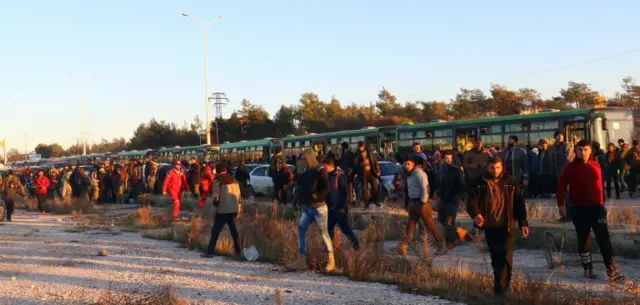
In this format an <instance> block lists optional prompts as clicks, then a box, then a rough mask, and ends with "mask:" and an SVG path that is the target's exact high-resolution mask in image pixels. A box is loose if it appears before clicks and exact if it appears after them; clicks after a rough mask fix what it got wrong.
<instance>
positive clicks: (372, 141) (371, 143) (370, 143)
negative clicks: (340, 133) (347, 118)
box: [364, 135, 380, 153]
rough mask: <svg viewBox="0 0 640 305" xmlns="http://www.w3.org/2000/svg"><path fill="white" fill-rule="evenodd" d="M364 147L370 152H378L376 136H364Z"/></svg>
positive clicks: (378, 146)
mask: <svg viewBox="0 0 640 305" xmlns="http://www.w3.org/2000/svg"><path fill="white" fill-rule="evenodd" d="M364 147H366V148H367V149H370V150H371V151H372V152H374V151H377V152H378V153H379V152H380V145H379V143H378V136H375V135H374V136H366V137H364Z"/></svg>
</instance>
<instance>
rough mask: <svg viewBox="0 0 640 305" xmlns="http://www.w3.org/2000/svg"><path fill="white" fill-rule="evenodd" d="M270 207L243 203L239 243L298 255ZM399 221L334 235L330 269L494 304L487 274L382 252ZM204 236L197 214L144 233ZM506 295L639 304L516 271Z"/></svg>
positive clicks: (318, 246)
mask: <svg viewBox="0 0 640 305" xmlns="http://www.w3.org/2000/svg"><path fill="white" fill-rule="evenodd" d="M270 209H271V207H265V206H259V205H247V206H246V207H245V209H244V211H245V214H244V216H243V217H242V219H241V220H240V221H239V230H240V234H241V242H242V244H243V246H244V247H249V246H251V245H254V246H255V247H256V248H257V249H258V251H259V253H260V260H261V261H265V262H272V263H276V264H280V265H284V264H287V263H290V262H292V261H294V260H295V259H296V257H297V252H298V250H297V222H296V221H294V220H287V219H286V218H289V217H290V216H289V217H286V218H284V217H277V218H273V217H272V216H271V215H272V213H271V210H270ZM292 213H295V212H292ZM279 215H286V214H283V213H279ZM398 225H400V226H401V225H402V224H401V223H397V222H395V221H393V220H391V219H390V218H386V217H376V218H373V219H372V220H371V221H369V222H368V224H367V225H366V227H364V229H363V230H362V231H361V232H360V234H359V239H360V243H361V250H360V251H353V250H351V249H350V245H349V244H348V243H347V244H342V243H341V242H340V241H339V240H334V243H336V242H337V246H338V247H336V250H335V255H336V266H337V269H336V272H335V273H333V274H335V275H343V276H346V277H348V278H349V279H352V280H357V281H376V282H384V283H393V284H397V285H399V287H401V289H403V290H405V291H408V292H413V293H425V294H432V295H438V296H440V297H442V298H445V299H449V300H452V301H458V302H464V303H467V304H479V305H485V304H487V305H488V304H494V297H493V278H492V277H491V276H488V275H484V274H477V273H473V272H471V271H470V270H468V269H466V268H463V267H462V266H460V267H456V268H450V269H446V270H443V269H441V268H434V266H432V264H431V258H430V256H429V255H428V254H425V255H423V257H421V258H419V259H417V260H415V261H413V260H407V259H405V258H402V257H399V256H395V255H388V254H385V253H384V251H383V244H384V241H385V240H386V239H387V238H386V237H387V236H388V234H389V233H388V231H389V230H391V229H392V228H394V227H397V226H398ZM313 226H315V224H314V225H313ZM317 231H318V230H317V228H310V229H309V230H308V233H307V247H308V257H307V259H308V260H307V266H308V268H309V269H312V270H321V268H322V267H323V265H324V264H325V262H326V253H325V251H324V246H323V245H322V241H321V239H320V236H319V234H318V233H317ZM208 235H209V232H208V231H207V229H206V228H205V227H204V225H203V224H202V223H201V220H200V219H199V218H197V217H196V218H194V219H193V220H192V222H191V224H189V225H184V226H175V227H171V228H167V229H159V230H153V233H152V232H147V233H146V234H145V236H146V237H149V238H158V239H164V240H173V241H178V242H180V243H182V244H185V245H186V246H188V247H189V248H191V249H204V247H206V244H207V241H208V238H209V236H208ZM232 245H233V244H232V242H231V238H230V236H229V234H228V233H227V231H226V230H223V232H222V234H221V235H220V238H219V242H218V245H217V247H216V252H217V254H219V255H232V253H233V246H232ZM507 300H508V302H509V303H508V304H545V305H559V304H575V305H578V304H580V305H583V304H637V296H629V295H621V294H617V293H614V292H605V293H603V294H599V295H596V294H593V293H591V292H589V291H587V290H586V289H577V288H571V287H567V286H564V285H560V284H556V283H549V282H544V281H539V280H534V279H529V278H526V277H524V276H523V275H521V274H515V275H514V280H513V282H512V292H510V293H509V294H508V296H507ZM634 302H636V303H634Z"/></svg>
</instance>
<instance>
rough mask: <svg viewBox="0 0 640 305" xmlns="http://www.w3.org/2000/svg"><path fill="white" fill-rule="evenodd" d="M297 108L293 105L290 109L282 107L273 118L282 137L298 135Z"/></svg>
mask: <svg viewBox="0 0 640 305" xmlns="http://www.w3.org/2000/svg"><path fill="white" fill-rule="evenodd" d="M295 122H296V108H295V106H293V105H291V106H289V107H287V106H285V105H282V106H280V109H278V111H277V112H276V114H275V115H274V116H273V123H274V124H275V126H276V131H277V133H278V134H281V135H288V134H295V133H296V131H297V130H296V123H295Z"/></svg>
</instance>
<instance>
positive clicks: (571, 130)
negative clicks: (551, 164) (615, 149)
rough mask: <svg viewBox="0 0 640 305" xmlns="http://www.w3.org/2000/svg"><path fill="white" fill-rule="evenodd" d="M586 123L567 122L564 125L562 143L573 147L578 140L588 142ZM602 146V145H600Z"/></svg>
mask: <svg viewBox="0 0 640 305" xmlns="http://www.w3.org/2000/svg"><path fill="white" fill-rule="evenodd" d="M586 128H587V123H586V121H575V122H567V123H565V124H564V141H565V142H567V143H568V144H571V145H573V146H574V147H575V145H576V143H578V142H579V141H580V140H590V139H588V138H587V132H586ZM601 145H602V143H601Z"/></svg>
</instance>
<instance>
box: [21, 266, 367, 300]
mask: <svg viewBox="0 0 640 305" xmlns="http://www.w3.org/2000/svg"><path fill="white" fill-rule="evenodd" d="M20 277H21V279H24V280H30V281H36V282H42V283H43V285H51V283H59V282H62V283H64V285H65V286H79V287H85V288H86V289H98V290H103V289H106V288H108V287H110V286H111V285H112V287H115V288H116V289H138V290H139V291H152V290H153V289H154V288H156V287H157V286H160V285H162V284H163V282H166V280H170V283H171V285H172V286H173V287H174V288H176V289H178V290H179V292H180V293H181V294H182V295H184V296H185V297H188V298H190V299H194V298H196V299H203V298H206V299H214V300H221V301H222V300H229V299H240V300H249V299H256V298H257V299H261V300H263V299H264V297H265V296H273V294H274V292H275V289H276V288H279V289H281V290H286V289H288V288H291V289H292V290H294V291H297V292H298V296H300V294H302V295H304V297H305V300H306V301H310V300H318V301H320V300H322V301H323V303H324V302H325V301H326V302H328V303H331V300H330V299H340V298H342V296H345V295H348V292H349V290H350V289H352V288H351V287H348V286H337V287H334V289H322V287H318V286H315V285H311V286H309V287H304V288H302V289H301V287H300V286H299V285H296V286H295V287H287V286H286V285H282V284H276V285H269V284H267V283H260V284H255V283H256V281H251V282H249V283H247V282H240V281H234V280H226V281H206V280H201V282H194V281H190V280H186V281H185V280H184V279H180V278H179V277H175V276H170V278H169V279H164V278H154V277H150V278H147V279H144V278H142V279H139V280H137V281H132V280H126V279H125V280H119V281H117V282H115V281H112V280H109V279H102V278H94V279H87V278H83V277H77V276H72V275H65V276H60V275H57V274H56V275H50V274H42V273H35V272H26V273H22V274H21V276H20ZM154 280H155V282H156V283H157V284H155V283H154V284H151V283H153V282H154ZM89 281H90V282H91V284H92V285H91V286H92V287H87V284H88V282H89ZM194 284H195V285H197V286H198V288H195V287H193V286H194ZM225 284H227V285H232V286H233V289H227V288H228V287H225V286H226V285H225ZM367 288H369V289H371V288H372V287H367ZM331 290H333V291H331ZM229 295H230V296H229ZM16 304H21V303H16Z"/></svg>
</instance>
